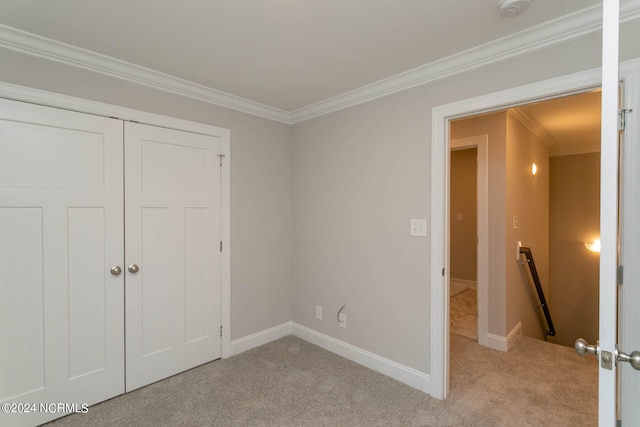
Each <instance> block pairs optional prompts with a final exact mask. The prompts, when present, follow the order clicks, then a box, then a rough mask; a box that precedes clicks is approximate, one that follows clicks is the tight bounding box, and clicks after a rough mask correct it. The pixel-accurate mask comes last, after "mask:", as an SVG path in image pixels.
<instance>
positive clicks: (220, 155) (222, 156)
mask: <svg viewBox="0 0 640 427" xmlns="http://www.w3.org/2000/svg"><path fill="white" fill-rule="evenodd" d="M225 157H226V156H225V155H224V154H218V158H219V159H220V167H222V159H224V158H225Z"/></svg>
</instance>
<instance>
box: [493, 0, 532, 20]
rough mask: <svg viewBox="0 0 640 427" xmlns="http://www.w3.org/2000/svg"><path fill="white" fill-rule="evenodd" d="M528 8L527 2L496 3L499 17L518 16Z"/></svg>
mask: <svg viewBox="0 0 640 427" xmlns="http://www.w3.org/2000/svg"><path fill="white" fill-rule="evenodd" d="M528 7H529V0H500V2H499V3H498V9H499V10H500V15H502V16H504V17H507V18H508V17H511V16H516V15H520V14H521V13H522V12H524V11H525V10H527V8H528Z"/></svg>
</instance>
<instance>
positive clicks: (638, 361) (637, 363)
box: [616, 350, 640, 371]
mask: <svg viewBox="0 0 640 427" xmlns="http://www.w3.org/2000/svg"><path fill="white" fill-rule="evenodd" d="M616 360H617V361H618V362H629V363H630V364H631V367H632V368H633V369H635V370H638V371H640V351H633V352H631V354H627V353H624V352H622V351H620V350H616Z"/></svg>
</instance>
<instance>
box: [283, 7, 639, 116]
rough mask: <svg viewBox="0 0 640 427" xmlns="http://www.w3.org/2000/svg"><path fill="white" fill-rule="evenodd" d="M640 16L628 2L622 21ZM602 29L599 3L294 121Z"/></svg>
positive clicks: (307, 110) (303, 112)
mask: <svg viewBox="0 0 640 427" xmlns="http://www.w3.org/2000/svg"><path fill="white" fill-rule="evenodd" d="M638 17H640V0H630V1H628V2H625V4H624V6H623V7H622V11H621V14H620V22H627V21H630V20H633V19H637V18H638ZM601 29H602V10H601V7H600V5H594V6H590V7H587V8H585V9H582V10H579V11H577V12H574V13H571V14H568V15H565V16H562V17H560V18H558V19H554V20H551V21H548V22H545V23H542V24H540V25H536V26H534V27H531V28H528V29H526V30H523V31H520V32H518V33H515V34H510V35H509V36H507V37H503V38H500V39H497V40H493V41H491V42H489V43H485V44H482V45H480V46H476V47H474V48H471V49H468V50H465V51H462V52H459V53H456V54H454V55H451V56H448V57H446V58H442V59H439V60H437V61H433V62H430V63H428V64H425V65H422V66H420V67H417V68H414V69H412V70H409V71H406V72H404V73H400V74H396V75H394V76H391V77H389V78H386V79H383V80H380V81H377V82H375V83H372V84H369V85H366V86H363V87H361V88H358V89H355V90H352V91H349V92H346V93H343V94H341V95H338V96H334V97H332V98H329V99H326V100H324V101H320V102H317V103H315V104H311V105H308V106H306V107H302V108H298V109H296V110H293V111H292V112H291V123H298V122H302V121H304V120H309V119H311V118H314V117H318V116H322V115H324V114H328V113H331V112H334V111H338V110H342V109H344V108H348V107H352V106H354V105H358V104H362V103H365V102H368V101H372V100H374V99H377V98H381V97H383V96H387V95H391V94H394V93H397V92H401V91H403V90H406V89H410V88H412V87H415V86H419V85H423V84H426V83H430V82H433V81H435V80H439V79H442V78H445V77H449V76H452V75H454V74H459V73H464V72H467V71H470V70H473V69H476V68H479V67H483V66H486V65H489V64H492V63H495V62H499V61H504V60H506V59H509V58H514V57H517V56H520V55H524V54H527V53H531V52H534V51H537V50H541V49H545V48H548V47H551V46H554V45H557V44H560V43H564V42H566V41H569V40H573V39H577V38H579V37H583V36H585V35H588V34H591V33H595V32H598V31H600V30H601Z"/></svg>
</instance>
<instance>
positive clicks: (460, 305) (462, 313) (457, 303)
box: [449, 288, 478, 340]
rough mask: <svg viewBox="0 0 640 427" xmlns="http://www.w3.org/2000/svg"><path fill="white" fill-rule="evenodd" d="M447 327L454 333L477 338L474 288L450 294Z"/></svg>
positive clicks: (476, 301) (476, 300)
mask: <svg viewBox="0 0 640 427" xmlns="http://www.w3.org/2000/svg"><path fill="white" fill-rule="evenodd" d="M449 328H450V330H451V332H453V333H454V334H458V335H462V336H464V337H467V338H471V339H473V340H477V339H478V299H477V291H476V290H475V289H471V288H466V289H464V290H462V291H459V292H458V293H457V294H452V296H451V298H450V304H449Z"/></svg>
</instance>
